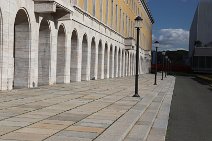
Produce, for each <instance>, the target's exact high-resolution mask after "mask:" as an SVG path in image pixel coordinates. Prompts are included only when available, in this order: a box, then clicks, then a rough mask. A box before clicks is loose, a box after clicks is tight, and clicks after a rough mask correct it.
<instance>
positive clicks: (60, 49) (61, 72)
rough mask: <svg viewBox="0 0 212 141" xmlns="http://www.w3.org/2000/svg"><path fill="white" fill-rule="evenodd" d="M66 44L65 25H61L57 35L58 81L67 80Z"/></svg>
mask: <svg viewBox="0 0 212 141" xmlns="http://www.w3.org/2000/svg"><path fill="white" fill-rule="evenodd" d="M65 44H66V36H65V29H64V27H63V26H60V27H59V30H58V36H57V72H56V82H57V83H64V80H65V62H66V59H65V58H66V56H65V51H66V47H65Z"/></svg>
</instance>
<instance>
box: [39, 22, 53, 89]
mask: <svg viewBox="0 0 212 141" xmlns="http://www.w3.org/2000/svg"><path fill="white" fill-rule="evenodd" d="M50 36H51V31H50V26H49V22H48V21H47V20H46V19H43V20H42V21H41V23H40V29H39V45H38V85H39V86H40V85H47V84H49V77H50V48H51V45H50V44H51V40H50Z"/></svg>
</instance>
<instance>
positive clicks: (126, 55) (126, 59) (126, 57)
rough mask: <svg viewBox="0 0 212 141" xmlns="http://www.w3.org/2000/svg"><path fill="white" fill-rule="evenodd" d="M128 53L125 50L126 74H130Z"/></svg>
mask: <svg viewBox="0 0 212 141" xmlns="http://www.w3.org/2000/svg"><path fill="white" fill-rule="evenodd" d="M128 64H129V63H128V53H127V51H126V52H125V75H126V76H128Z"/></svg>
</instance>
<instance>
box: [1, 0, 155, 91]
mask: <svg viewBox="0 0 212 141" xmlns="http://www.w3.org/2000/svg"><path fill="white" fill-rule="evenodd" d="M150 48H151V47H150ZM150 52H151V49H149V50H144V49H142V47H141V48H140V61H139V64H140V67H139V68H140V71H139V72H140V74H142V73H148V72H149V68H150V62H151V60H150V59H151V56H150V55H151V54H150ZM134 74H135V39H134V38H126V37H125V36H123V35H121V34H120V33H119V32H117V31H115V30H114V29H112V28H111V27H109V26H107V25H106V24H104V23H102V22H101V21H99V20H98V19H97V18H95V17H93V16H92V15H90V14H89V13H88V12H85V11H84V10H82V9H81V8H80V7H78V6H77V5H73V2H72V3H71V2H70V1H69V0H1V1H0V90H11V89H13V88H33V87H38V86H41V85H53V84H56V83H70V82H79V81H88V80H95V79H106V78H114V77H124V76H130V75H134Z"/></svg>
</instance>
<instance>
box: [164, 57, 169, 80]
mask: <svg viewBox="0 0 212 141" xmlns="http://www.w3.org/2000/svg"><path fill="white" fill-rule="evenodd" d="M168 59H169V57H168V56H165V77H166V76H167V63H168Z"/></svg>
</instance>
